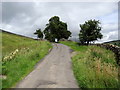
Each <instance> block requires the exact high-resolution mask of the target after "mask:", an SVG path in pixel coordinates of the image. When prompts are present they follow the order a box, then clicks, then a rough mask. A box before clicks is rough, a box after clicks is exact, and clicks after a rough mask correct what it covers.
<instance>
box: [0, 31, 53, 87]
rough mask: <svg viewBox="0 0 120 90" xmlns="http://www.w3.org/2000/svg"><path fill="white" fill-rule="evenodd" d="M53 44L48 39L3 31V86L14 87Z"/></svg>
mask: <svg viewBox="0 0 120 90" xmlns="http://www.w3.org/2000/svg"><path fill="white" fill-rule="evenodd" d="M50 48H52V45H51V43H50V42H48V41H36V40H33V39H30V38H25V37H20V36H17V35H13V34H8V33H5V32H3V33H2V72H0V73H1V74H2V75H4V76H6V79H3V80H2V87H3V88H9V87H14V86H15V85H16V83H17V82H18V81H20V80H22V79H23V78H24V77H25V76H26V75H27V74H28V73H30V72H31V71H32V70H33V69H34V66H35V65H36V63H37V62H39V61H40V59H42V58H43V57H44V56H45V55H46V54H48V51H49V49H50Z"/></svg>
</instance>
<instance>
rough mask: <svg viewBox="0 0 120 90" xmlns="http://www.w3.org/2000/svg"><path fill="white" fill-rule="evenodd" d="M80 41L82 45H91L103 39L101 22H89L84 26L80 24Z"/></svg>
mask: <svg viewBox="0 0 120 90" xmlns="http://www.w3.org/2000/svg"><path fill="white" fill-rule="evenodd" d="M80 28H81V30H80V33H79V39H80V42H81V44H87V45H88V44H89V43H90V42H92V41H95V40H98V39H101V38H102V36H103V35H102V34H101V33H100V31H101V27H100V22H99V21H97V20H88V21H86V22H85V23H84V24H80Z"/></svg>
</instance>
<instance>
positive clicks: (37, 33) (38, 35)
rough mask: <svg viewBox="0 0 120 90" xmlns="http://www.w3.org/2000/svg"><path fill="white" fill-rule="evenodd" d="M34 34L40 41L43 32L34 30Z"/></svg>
mask: <svg viewBox="0 0 120 90" xmlns="http://www.w3.org/2000/svg"><path fill="white" fill-rule="evenodd" d="M34 34H36V35H37V38H41V39H42V38H43V32H42V31H41V29H38V30H36V32H35V33H34Z"/></svg>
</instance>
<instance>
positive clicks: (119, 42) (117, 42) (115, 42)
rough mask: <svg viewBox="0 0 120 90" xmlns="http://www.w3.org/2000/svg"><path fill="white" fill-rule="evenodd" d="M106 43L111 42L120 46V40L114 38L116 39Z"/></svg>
mask: <svg viewBox="0 0 120 90" xmlns="http://www.w3.org/2000/svg"><path fill="white" fill-rule="evenodd" d="M104 43H110V44H114V45H117V46H119V47H120V40H114V41H110V42H104Z"/></svg>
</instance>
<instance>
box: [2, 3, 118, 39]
mask: <svg viewBox="0 0 120 90" xmlns="http://www.w3.org/2000/svg"><path fill="white" fill-rule="evenodd" d="M117 9H118V7H117V2H3V3H2V16H3V17H2V29H5V30H8V31H11V32H15V33H18V34H22V35H26V36H30V37H34V35H33V33H34V31H35V30H36V29H37V28H41V29H42V30H44V28H45V25H46V24H47V23H48V20H49V19H50V17H52V16H55V15H57V16H59V17H60V19H61V20H62V21H64V22H66V23H67V24H68V30H70V31H71V32H72V36H73V37H78V33H79V31H80V27H79V24H83V23H84V22H85V21H86V20H89V19H96V20H100V21H101V24H102V27H103V29H102V33H103V34H104V36H106V35H109V36H106V37H107V38H106V37H104V38H103V41H104V40H106V41H107V40H113V39H115V38H116V39H117V37H114V38H113V36H112V35H111V33H110V32H114V31H115V32H116V31H117V17H116V16H117V14H118V12H117ZM115 34H117V33H115ZM115 34H114V35H115Z"/></svg>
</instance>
